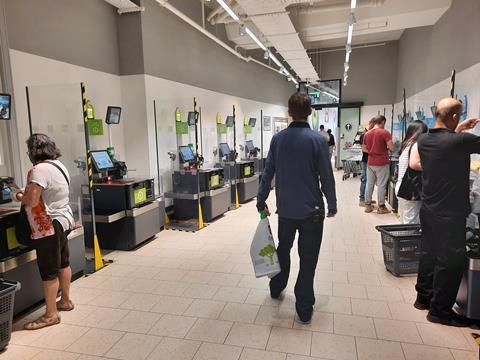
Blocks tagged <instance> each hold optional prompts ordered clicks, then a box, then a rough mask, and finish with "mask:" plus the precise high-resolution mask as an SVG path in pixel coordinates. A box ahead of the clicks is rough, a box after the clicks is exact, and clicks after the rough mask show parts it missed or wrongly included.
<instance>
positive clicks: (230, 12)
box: [217, 0, 356, 85]
mask: <svg viewBox="0 0 480 360" xmlns="http://www.w3.org/2000/svg"><path fill="white" fill-rule="evenodd" d="M353 1H355V3H356V0H352V2H353ZM217 3H218V4H219V5H220V6H221V7H222V8H223V9H224V10H225V11H226V12H227V14H228V15H230V16H231V17H232V19H233V20H235V21H236V22H237V23H239V24H240V26H242V28H243V30H242V32H243V31H245V33H246V34H247V35H248V36H250V37H251V38H252V40H253V41H254V42H255V43H256V44H257V45H258V46H259V47H260V48H261V49H262V50H263V51H265V55H266V54H267V52H268V57H266V56H264V57H265V58H266V59H268V58H270V59H271V60H272V61H273V62H274V63H275V64H276V65H277V66H278V67H279V68H280V70H279V73H280V74H282V75H285V76H286V77H287V79H291V81H293V82H294V83H295V84H296V85H298V81H297V80H296V79H295V78H294V77H293V76H292V74H290V72H289V71H288V70H287V69H285V67H284V66H283V65H282V63H281V62H280V60H278V58H277V57H276V56H275V55H273V54H272V52H271V51H270V50H269V49H268V48H267V47H266V46H265V45H264V44H263V43H262V42H261V41H260V39H259V38H258V37H257V36H256V35H255V34H254V33H253V31H252V30H250V29H249V28H248V27H247V26H245V24H243V22H241V21H240V18H239V16H238V15H237V14H236V13H235V11H233V9H232V8H231V7H230V6H229V5H228V4H227V3H226V2H225V0H217Z"/></svg>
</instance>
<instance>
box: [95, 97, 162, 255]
mask: <svg viewBox="0 0 480 360" xmlns="http://www.w3.org/2000/svg"><path fill="white" fill-rule="evenodd" d="M120 116H121V108H120V107H115V106H109V107H108V109H107V115H106V118H105V122H106V123H107V126H108V130H109V147H108V148H107V149H104V150H95V151H91V152H90V154H91V158H92V166H93V168H92V170H93V175H92V177H93V196H94V200H95V205H94V206H95V224H96V231H97V234H98V238H99V245H100V247H101V248H103V249H112V250H131V249H133V248H135V247H137V246H138V245H140V244H141V243H143V242H145V241H147V240H149V239H151V238H152V237H154V236H155V235H156V234H158V233H159V232H160V231H161V226H162V224H161V219H163V218H164V210H163V209H164V208H162V206H161V205H162V202H161V201H158V199H157V198H156V196H155V184H154V179H152V178H129V177H127V175H128V168H127V165H126V164H125V162H123V161H119V160H118V159H117V158H116V156H115V149H114V147H113V144H112V139H111V129H110V126H114V125H118V124H119V123H120ZM162 212H163V214H162ZM87 245H90V246H92V245H93V244H91V243H89V242H87Z"/></svg>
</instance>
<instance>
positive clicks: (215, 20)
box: [210, 4, 245, 25]
mask: <svg viewBox="0 0 480 360" xmlns="http://www.w3.org/2000/svg"><path fill="white" fill-rule="evenodd" d="M230 7H231V8H232V9H233V11H235V13H237V14H238V11H239V10H240V6H238V4H235V5H234V6H230ZM239 17H240V18H242V17H243V18H245V16H241V15H239ZM227 19H231V17H230V15H228V14H227V13H226V12H225V11H224V12H223V13H222V14H220V15H218V16H216V17H214V18H213V19H212V20H211V21H210V24H212V25H217V24H225V23H226V22H227ZM231 21H234V20H233V19H231ZM235 22H236V21H235Z"/></svg>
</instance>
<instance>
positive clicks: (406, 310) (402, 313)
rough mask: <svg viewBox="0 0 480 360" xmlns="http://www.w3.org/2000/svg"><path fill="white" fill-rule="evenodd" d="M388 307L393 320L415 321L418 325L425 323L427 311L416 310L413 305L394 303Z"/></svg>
mask: <svg viewBox="0 0 480 360" xmlns="http://www.w3.org/2000/svg"><path fill="white" fill-rule="evenodd" d="M388 307H389V308H390V312H391V313H392V318H393V319H397V320H405V321H415V322H420V323H426V322H427V313H428V311H421V310H417V309H415V308H414V307H413V304H410V303H409V304H406V303H400V302H394V303H389V304H388Z"/></svg>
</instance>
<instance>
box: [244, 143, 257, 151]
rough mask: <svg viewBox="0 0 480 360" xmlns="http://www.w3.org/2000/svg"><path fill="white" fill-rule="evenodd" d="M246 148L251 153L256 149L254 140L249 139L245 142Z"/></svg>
mask: <svg viewBox="0 0 480 360" xmlns="http://www.w3.org/2000/svg"><path fill="white" fill-rule="evenodd" d="M245 148H246V149H247V151H248V152H249V153H251V152H253V151H255V146H254V145H253V140H247V141H246V142H245Z"/></svg>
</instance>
